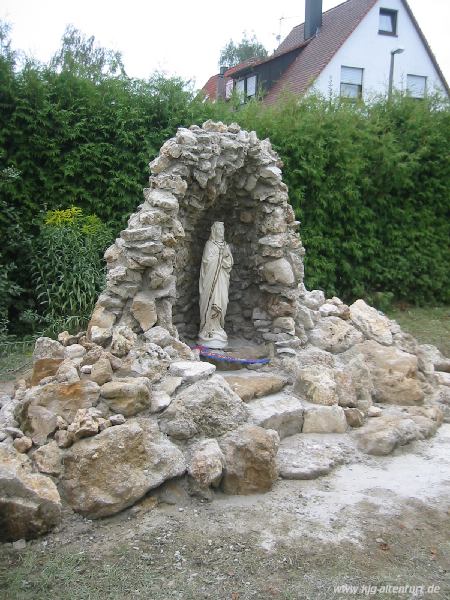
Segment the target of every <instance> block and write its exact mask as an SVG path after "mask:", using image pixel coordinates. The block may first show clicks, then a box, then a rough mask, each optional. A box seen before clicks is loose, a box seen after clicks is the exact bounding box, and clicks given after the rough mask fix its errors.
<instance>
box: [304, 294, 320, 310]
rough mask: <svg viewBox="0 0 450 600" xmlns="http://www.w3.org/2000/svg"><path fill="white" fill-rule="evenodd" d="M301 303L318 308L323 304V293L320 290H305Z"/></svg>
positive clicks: (314, 308) (312, 308) (313, 308)
mask: <svg viewBox="0 0 450 600" xmlns="http://www.w3.org/2000/svg"><path fill="white" fill-rule="evenodd" d="M302 303H303V304H304V305H305V306H306V307H307V308H310V309H311V310H319V308H320V307H321V306H322V305H323V304H325V294H324V293H323V292H322V290H311V291H310V292H308V291H306V290H305V293H304V295H303V297H302Z"/></svg>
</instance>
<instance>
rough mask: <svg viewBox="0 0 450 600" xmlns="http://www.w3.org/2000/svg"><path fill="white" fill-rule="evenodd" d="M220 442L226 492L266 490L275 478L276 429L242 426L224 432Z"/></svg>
mask: <svg viewBox="0 0 450 600" xmlns="http://www.w3.org/2000/svg"><path fill="white" fill-rule="evenodd" d="M219 445H220V447H221V449H222V451H223V454H224V456H225V470H224V474H223V478H222V483H221V487H222V489H223V491H224V492H225V493H226V494H253V493H258V492H267V491H269V490H270V489H271V488H272V486H273V484H274V483H275V481H276V479H277V477H278V469H277V464H276V454H277V450H278V446H279V437H278V434H277V433H276V431H272V430H270V429H263V428H262V427H257V426H256V425H242V426H241V427H239V428H238V429H236V430H235V431H232V432H230V433H228V434H226V435H224V436H223V437H222V438H221V439H220V440H219Z"/></svg>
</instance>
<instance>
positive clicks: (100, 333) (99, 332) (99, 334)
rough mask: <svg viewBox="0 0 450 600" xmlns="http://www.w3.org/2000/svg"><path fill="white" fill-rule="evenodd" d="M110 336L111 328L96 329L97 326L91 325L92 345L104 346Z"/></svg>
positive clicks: (111, 333)
mask: <svg viewBox="0 0 450 600" xmlns="http://www.w3.org/2000/svg"><path fill="white" fill-rule="evenodd" d="M112 335H113V328H112V327H98V326H97V325H92V327H91V328H90V338H91V341H92V342H93V343H94V344H100V346H106V344H107V343H108V342H109V341H110V340H111V337H112Z"/></svg>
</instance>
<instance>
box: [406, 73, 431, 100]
mask: <svg viewBox="0 0 450 600" xmlns="http://www.w3.org/2000/svg"><path fill="white" fill-rule="evenodd" d="M413 79H415V81H416V83H417V82H418V80H420V81H421V82H422V83H423V90H422V89H421V90H420V92H419V93H417V92H416V90H417V86H416V85H414V82H413ZM427 80H428V78H427V76H426V75H416V74H414V73H408V74H407V75H406V91H407V93H408V94H409V95H410V96H411V98H415V99H417V100H422V99H423V98H425V96H426V95H427Z"/></svg>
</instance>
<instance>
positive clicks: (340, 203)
mask: <svg viewBox="0 0 450 600" xmlns="http://www.w3.org/2000/svg"><path fill="white" fill-rule="evenodd" d="M240 121H241V122H242V123H243V124H244V125H245V126H246V127H250V128H254V129H255V130H256V131H257V132H258V133H259V135H262V136H268V137H270V139H271V141H272V143H273V144H274V146H275V147H276V149H277V150H278V152H279V153H280V155H281V157H282V159H283V162H284V178H285V180H286V182H287V184H288V185H289V188H290V199H291V202H292V204H293V206H294V208H295V209H296V212H297V215H298V217H299V218H300V220H301V221H302V226H301V235H302V239H303V241H304V244H305V246H306V250H307V254H306V259H305V269H306V283H307V286H309V287H318V288H321V289H324V290H326V292H327V294H328V295H331V294H338V295H339V296H342V297H344V298H346V299H352V298H355V297H356V296H366V297H367V296H371V295H372V294H373V293H374V292H378V291H385V292H392V293H393V294H394V296H395V298H397V299H399V300H406V301H408V302H410V303H418V304H423V303H425V302H448V301H449V300H450V283H449V275H450V272H449V265H450V254H449V241H450V219H449V217H450V210H449V209H450V160H449V155H450V154H449V150H450V147H449V140H450V111H449V105H448V102H445V101H443V100H442V99H440V98H430V99H429V100H427V101H417V100H413V99H411V98H408V97H404V96H400V95H399V96H397V97H395V98H394V99H393V100H392V101H388V100H386V99H384V98H380V99H378V100H377V101H374V102H373V103H371V104H369V105H362V104H353V103H349V102H340V101H339V100H338V99H335V100H331V101H330V100H325V99H323V98H317V97H308V98H304V99H302V100H301V101H300V102H299V101H298V99H294V98H287V99H285V100H284V101H283V102H282V103H281V104H279V105H278V106H275V107H273V108H268V109H264V108H261V107H260V106H257V105H256V104H254V105H251V106H248V107H246V108H245V109H244V111H242V113H241V115H240Z"/></svg>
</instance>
